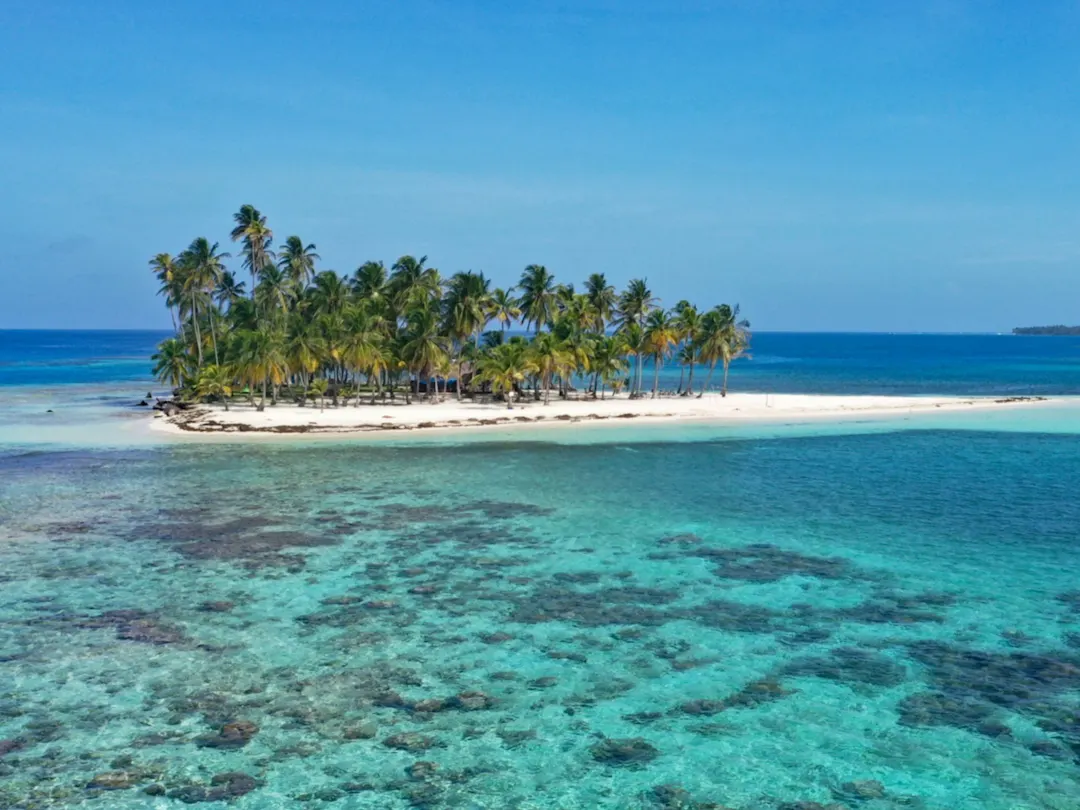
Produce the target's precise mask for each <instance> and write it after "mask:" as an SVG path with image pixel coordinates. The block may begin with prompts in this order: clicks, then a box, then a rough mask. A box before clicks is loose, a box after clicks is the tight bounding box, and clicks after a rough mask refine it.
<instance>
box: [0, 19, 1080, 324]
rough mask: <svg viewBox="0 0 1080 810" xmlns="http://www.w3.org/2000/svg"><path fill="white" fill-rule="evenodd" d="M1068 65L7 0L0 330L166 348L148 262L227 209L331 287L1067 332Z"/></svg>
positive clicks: (627, 24) (225, 221)
mask: <svg viewBox="0 0 1080 810" xmlns="http://www.w3.org/2000/svg"><path fill="white" fill-rule="evenodd" d="M1077 41H1080V4H1078V3H1076V2H1073V1H1069V2H1065V1H1062V2H1053V0H1047V1H1046V2H1040V3H1037V4H1027V3H1020V2H1012V1H1010V2H992V0H987V1H986V2H965V1H964V0H936V1H932V0H912V2H904V3H894V2H867V3H852V2H847V1H845V0H835V1H834V2H827V1H826V0H807V1H806V2H799V3H792V2H780V0H775V1H774V2H770V1H769V0H753V1H751V0H731V1H730V2H689V0H663V1H661V0H658V1H657V2H644V1H635V0H624V1H623V2H615V0H610V1H608V2H600V1H599V0H584V1H582V2H569V1H568V0H567V1H565V2H527V1H525V0H522V2H514V3H506V2H495V1H494V0H483V1H479V0H474V1H473V2H468V1H467V0H462V1H455V2H409V1H408V0H396V1H395V0H387V2H379V1H378V0H366V2H360V3H357V2H345V0H338V1H335V0H325V1H324V2H317V1H315V0H313V2H310V3H298V2H295V0H262V2H252V0H232V1H231V2H228V3H222V2H217V1H216V0H215V1H214V2H205V1H204V0H185V2H182V3H164V2H146V0H138V1H137V2H135V1H132V2H129V1H128V0H99V2H94V3H87V2H84V0H70V1H69V2H65V1H64V0H4V2H3V3H2V4H0V76H2V77H3V80H2V81H0V155H3V159H0V189H2V193H0V239H2V240H3V244H5V245H6V246H7V247H6V249H5V250H4V251H3V254H2V255H0V285H2V286H0V327H9V328H33V327H63V326H70V327H87V328H99V327H100V328H124V327H131V328H136V327H158V326H167V325H168V316H167V315H166V313H165V310H164V307H163V306H162V303H161V301H160V300H158V299H156V298H155V296H154V293H155V284H154V282H153V280H152V278H151V276H150V274H149V272H148V270H147V269H146V262H147V260H148V259H149V258H150V256H152V255H153V254H154V253H156V252H159V251H170V252H176V251H179V250H180V249H182V248H183V247H184V246H185V245H186V244H187V242H189V241H190V240H191V239H192V238H193V237H195V236H200V235H205V236H208V237H210V238H211V239H216V240H219V241H221V242H223V243H227V242H228V232H229V229H230V226H231V215H232V213H233V212H234V211H235V210H236V209H237V208H239V206H240V205H241V204H242V203H247V202H250V203H253V204H255V205H256V206H258V207H259V208H260V209H262V210H263V212H264V213H265V214H267V216H268V217H269V223H270V225H271V227H272V228H273V229H274V231H275V234H276V235H277V236H278V237H279V238H281V239H283V238H284V237H285V236H287V235H289V234H292V233H298V234H300V235H301V236H302V237H303V238H304V239H305V241H313V242H315V243H316V244H317V245H318V249H319V253H320V254H321V255H322V257H323V259H324V261H323V267H324V268H332V269H335V270H338V271H339V272H351V271H352V270H353V269H354V268H355V267H356V266H357V265H358V264H360V263H361V262H362V261H364V260H366V259H371V258H381V259H383V260H385V261H386V262H387V263H388V264H389V263H390V262H392V261H393V260H394V259H395V258H396V257H397V256H399V255H401V254H403V253H414V254H418V255H419V254H427V255H428V256H429V257H430V260H431V262H432V263H433V264H434V265H435V266H437V267H439V268H440V269H441V270H442V271H443V272H444V273H445V274H449V273H452V272H454V271H457V270H465V269H473V270H483V271H484V272H486V273H487V274H488V275H489V276H491V277H493V278H494V280H495V281H496V282H497V283H499V284H509V283H511V282H512V281H514V280H516V278H517V277H518V275H519V273H520V271H521V269H522V267H524V266H525V265H526V264H529V263H532V262H539V263H543V264H546V265H547V266H548V267H549V268H550V269H552V270H553V271H554V272H555V273H556V275H557V276H558V277H559V278H561V279H565V280H567V281H570V280H581V279H583V278H584V277H585V276H586V275H587V274H588V273H590V272H593V271H603V272H605V273H607V275H608V277H609V278H610V279H611V280H613V281H614V282H616V283H617V284H619V285H621V284H622V283H624V282H625V281H626V280H627V279H629V278H631V277H634V276H640V275H644V276H647V277H648V279H649V281H650V282H651V286H652V287H653V289H654V291H655V292H656V293H657V294H659V295H660V296H661V297H662V298H663V299H664V300H665V302H667V303H669V304H672V303H674V302H675V301H676V300H677V299H679V298H682V297H689V298H691V299H694V300H696V301H698V302H699V303H701V304H702V305H711V304H713V303H717V302H719V301H730V302H734V301H739V302H741V303H742V306H743V311H744V312H745V313H746V314H747V315H748V316H749V317H750V319H751V321H752V322H753V324H754V326H755V327H756V328H760V329H767V330H774V329H786V330H804V329H805V330H848V329H850V330H883V331H894V330H895V331H998V330H1006V329H1008V328H1010V327H1012V326H1014V325H1017V324H1028V323H1057V322H1069V323H1080V272H1078V267H1080V182H1078V181H1080V49H1078V48H1077V47H1076V42H1077ZM228 249H232V246H231V245H229V246H228Z"/></svg>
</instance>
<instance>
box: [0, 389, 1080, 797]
mask: <svg viewBox="0 0 1080 810" xmlns="http://www.w3.org/2000/svg"><path fill="white" fill-rule="evenodd" d="M53 390H55V391H57V392H59V393H60V394H62V395H63V396H69V395H70V396H75V395H74V394H72V393H71V392H72V390H73V389H71V388H65V387H63V385H60V384H58V385H57V387H56V388H55V389H53ZM144 393H145V392H144ZM8 395H9V396H13V395H11V394H10V392H9V394H8ZM80 396H81V395H80ZM89 407H90V406H89V405H85V408H89ZM87 412H88V411H87ZM82 413H84V406H82V405H80V406H79V407H77V408H73V409H72V410H71V412H70V413H67V414H56V415H59V416H63V418H64V420H66V421H65V423H66V424H68V425H69V427H70V430H63V429H59V428H57V427H56V426H49V424H48V423H47V422H46V423H45V424H44V425H38V426H37V427H34V429H33V430H31V429H30V428H28V427H27V425H26V423H25V422H24V423H23V424H22V425H21V427H19V426H14V427H10V429H8V430H7V432H4V431H3V426H2V422H3V417H4V416H5V415H7V416H10V414H9V413H8V414H5V412H4V409H3V407H0V437H3V438H2V439H0V445H2V447H0V482H2V483H0V578H2V580H3V581H2V583H0V807H3V808H8V807H10V808H48V807H57V808H88V809H95V810H96V809H97V808H102V809H104V808H109V809H111V808H121V809H122V808H162V809H163V810H164V808H174V807H182V806H186V804H187V803H190V804H193V805H194V806H198V807H206V808H208V809H209V810H223V808H226V807H231V808H238V810H244V809H245V808H252V809H254V808H259V809H260V810H261V809H262V808H270V810H273V809H274V808H292V807H298V806H310V807H327V808H341V809H342V810H352V809H353V808H380V810H381V809H382V808H391V809H394V810H396V809H397V808H410V807H413V808H485V809H486V808H499V810H502V809H503V808H521V809H522V810H533V809H534V808H536V809H537V810H539V809H540V808H641V809H642V810H645V809H646V808H696V809H697V810H705V808H710V807H712V808H716V807H727V808H731V809H732V810H820V809H821V808H831V810H836V808H840V807H845V808H848V810H899V808H916V809H917V810H976V808H977V809H978V810H1014V809H1016V808H1021V809H1023V810H1027V809H1029V808H1030V809H1031V810H1035V809H1036V808H1039V809H1041V808H1053V809H1054V810H1075V808H1076V807H1077V806H1078V805H1080V576H1078V574H1077V571H1078V570H1080V568H1078V566H1077V562H1078V559H1077V557H1078V555H1077V550H1078V544H1080V499H1078V498H1077V497H1076V485H1077V482H1078V481H1080V406H1078V405H1077V404H1076V403H1075V402H1063V403H1061V404H1053V405H1049V406H1036V407H1033V408H1025V409H1016V410H1001V411H994V412H990V413H979V412H969V413H952V414H934V415H928V416H920V417H918V418H912V419H907V420H871V421H862V422H848V423H844V424H825V423H821V422H812V421H808V422H803V423H792V424H787V425H775V424H774V425H757V426H745V427H740V428H738V429H734V428H730V427H727V428H722V427H717V426H709V425H692V426H677V427H672V426H628V425H627V426H619V427H607V426H604V427H593V428H592V429H583V430H578V429H577V428H569V429H566V430H547V431H543V430H536V431H534V432H531V433H528V434H514V436H516V437H518V438H519V439H520V438H527V439H528V441H514V442H509V441H506V438H507V435H506V434H500V433H498V432H489V433H484V434H483V435H482V436H479V435H478V436H475V437H468V438H467V439H466V440H464V441H461V440H456V439H450V438H446V437H431V438H420V439H410V441H409V442H408V443H406V442H402V441H400V440H394V441H378V442H365V441H360V440H354V441H349V442H331V441H327V440H322V441H310V442H306V443H262V444H246V445H245V444H239V445H230V444H216V443H215V444H183V443H147V442H146V441H143V440H141V439H140V440H139V441H128V439H129V438H131V437H130V436H128V435H127V434H125V433H124V432H123V431H120V432H112V433H110V434H109V436H110V439H109V441H108V442H105V443H104V444H105V445H107V446H91V445H92V444H103V443H102V442H95V441H94V438H95V437H94V436H93V435H90V436H87V435H86V432H85V425H84V426H83V428H82V429H83V433H82V434H80V433H79V432H78V431H79V429H80V428H79V424H78V419H79V415H80V414H82ZM94 413H95V414H97V416H95V417H94V418H95V419H99V418H100V420H102V421H101V424H106V423H108V424H111V423H112V422H110V421H109V420H112V421H120V422H123V423H124V424H127V422H128V420H129V418H130V417H129V416H126V415H124V414H127V413H128V412H127V411H126V410H123V409H119V408H111V409H110V407H106V406H102V408H101V410H100V412H98V411H94ZM109 414H112V416H109ZM19 418H20V419H24V418H25V414H24V415H23V416H22V417H19ZM17 422H18V420H17V419H14V418H12V419H11V422H10V424H12V425H15V423H17ZM95 424H96V423H95ZM131 435H132V436H134V435H135V434H131ZM80 436H82V438H81V439H80Z"/></svg>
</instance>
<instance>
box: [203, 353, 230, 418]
mask: <svg viewBox="0 0 1080 810" xmlns="http://www.w3.org/2000/svg"><path fill="white" fill-rule="evenodd" d="M234 379H235V378H234V377H233V373H232V371H231V370H230V369H229V368H228V367H227V366H219V365H217V364H216V363H212V364H211V365H209V366H207V367H206V368H204V369H203V370H202V371H200V372H199V378H198V380H196V381H195V394H196V396H199V397H202V398H203V399H207V398H213V397H220V398H221V401H222V402H224V403H225V410H226V411H227V410H229V397H231V396H232V392H233V381H234Z"/></svg>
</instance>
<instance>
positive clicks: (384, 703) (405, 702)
mask: <svg viewBox="0 0 1080 810" xmlns="http://www.w3.org/2000/svg"><path fill="white" fill-rule="evenodd" d="M372 703H373V704H375V705H376V706H378V707H379V708H382V709H406V710H408V711H412V708H413V702H412V701H411V700H409V699H408V698H404V697H402V696H401V695H399V694H398V693H397V692H394V691H389V692H381V693H379V694H378V695H376V696H375V698H374V699H373V700H372Z"/></svg>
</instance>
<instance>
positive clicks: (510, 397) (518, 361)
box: [476, 341, 538, 410]
mask: <svg viewBox="0 0 1080 810" xmlns="http://www.w3.org/2000/svg"><path fill="white" fill-rule="evenodd" d="M537 370H538V369H537V366H536V365H535V363H534V362H533V361H532V360H531V359H530V357H529V352H528V346H527V344H523V343H520V342H514V341H511V342H510V343H504V344H502V345H501V346H496V347H495V348H494V349H492V350H491V351H490V352H488V353H487V354H486V355H484V356H483V357H482V358H481V359H480V363H479V370H478V373H477V375H476V381H477V382H479V383H490V384H491V391H492V393H494V394H496V395H499V394H502V395H503V396H504V397H505V398H506V407H507V409H508V410H513V408H514V388H516V387H517V386H518V385H520V384H521V382H522V381H523V380H524V379H525V378H526V377H527V376H529V375H530V374H534V373H536V372H537Z"/></svg>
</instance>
